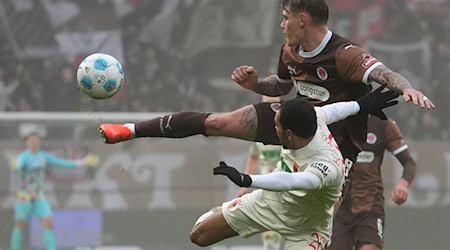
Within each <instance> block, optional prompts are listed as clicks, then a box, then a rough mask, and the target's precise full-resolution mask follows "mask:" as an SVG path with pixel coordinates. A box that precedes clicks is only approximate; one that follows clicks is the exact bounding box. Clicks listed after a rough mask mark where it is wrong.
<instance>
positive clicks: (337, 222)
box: [327, 212, 384, 250]
mask: <svg viewBox="0 0 450 250" xmlns="http://www.w3.org/2000/svg"><path fill="white" fill-rule="evenodd" d="M383 230H384V215H379V214H374V213H361V214H350V213H345V214H344V213H339V212H338V214H337V215H336V216H335V217H334V220H333V234H332V236H331V244H330V246H329V247H328V248H327V250H352V249H353V246H354V247H355V248H354V249H359V248H360V247H361V246H362V245H366V244H373V245H376V246H378V247H379V248H380V249H383Z"/></svg>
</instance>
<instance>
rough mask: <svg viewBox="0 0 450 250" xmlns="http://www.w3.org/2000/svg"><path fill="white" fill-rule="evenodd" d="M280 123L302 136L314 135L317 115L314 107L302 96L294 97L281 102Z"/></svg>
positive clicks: (284, 127)
mask: <svg viewBox="0 0 450 250" xmlns="http://www.w3.org/2000/svg"><path fill="white" fill-rule="evenodd" d="M280 124H281V126H282V127H283V129H285V130H286V129H290V130H291V131H292V132H293V133H294V134H295V135H297V136H298V137H302V138H310V137H312V136H314V134H315V133H316V130H317V116H316V111H315V110H314V107H313V106H312V105H311V103H309V102H308V101H306V100H304V99H302V98H295V99H292V100H288V101H285V102H283V103H282V104H281V109H280Z"/></svg>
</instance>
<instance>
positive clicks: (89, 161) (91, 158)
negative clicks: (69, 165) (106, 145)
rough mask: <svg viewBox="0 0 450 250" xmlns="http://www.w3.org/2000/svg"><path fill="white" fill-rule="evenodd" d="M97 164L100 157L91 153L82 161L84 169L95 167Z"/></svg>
mask: <svg viewBox="0 0 450 250" xmlns="http://www.w3.org/2000/svg"><path fill="white" fill-rule="evenodd" d="M99 163H100V157H99V156H98V155H96V154H91V153H89V154H87V155H86V156H85V157H84V158H83V160H82V164H83V166H86V167H97V166H98V164H99Z"/></svg>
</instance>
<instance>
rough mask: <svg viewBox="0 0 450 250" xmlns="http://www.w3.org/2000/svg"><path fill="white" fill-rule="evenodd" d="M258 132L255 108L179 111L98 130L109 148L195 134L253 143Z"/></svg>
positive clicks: (111, 125)
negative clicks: (134, 141)
mask: <svg viewBox="0 0 450 250" xmlns="http://www.w3.org/2000/svg"><path fill="white" fill-rule="evenodd" d="M257 129H258V116H257V112H256V109H255V106H254V105H247V106H245V107H242V108H240V109H238V110H235V111H232V112H227V113H201V112H192V111H182V112H177V113H174V114H170V115H164V116H161V117H157V118H154V119H151V120H147V121H143V122H139V123H136V124H131V123H127V124H124V125H122V124H102V125H100V128H99V130H100V133H101V134H102V136H103V138H104V139H105V142H106V143H109V144H112V143H117V142H121V141H126V140H130V139H133V138H137V137H165V138H184V137H189V136H193V135H198V134H202V135H205V136H224V137H231V138H236V139H241V140H248V141H253V140H255V139H256V134H257Z"/></svg>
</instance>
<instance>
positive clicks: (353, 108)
mask: <svg viewBox="0 0 450 250" xmlns="http://www.w3.org/2000/svg"><path fill="white" fill-rule="evenodd" d="M315 110H316V115H317V119H319V120H322V121H323V122H325V124H327V125H329V124H332V123H335V122H337V121H340V120H344V119H345V118H347V117H349V116H351V115H356V114H357V113H358V112H359V110H360V107H359V104H358V103H357V102H355V101H349V102H336V103H332V104H327V105H325V106H322V107H315Z"/></svg>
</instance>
